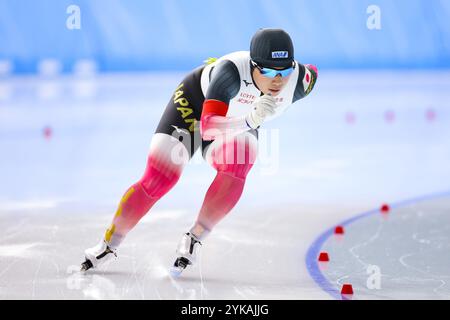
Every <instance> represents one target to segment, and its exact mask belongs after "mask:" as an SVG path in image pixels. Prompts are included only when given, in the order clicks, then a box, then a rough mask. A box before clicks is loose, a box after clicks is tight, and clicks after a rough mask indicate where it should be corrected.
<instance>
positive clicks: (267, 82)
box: [253, 68, 291, 96]
mask: <svg viewBox="0 0 450 320" xmlns="http://www.w3.org/2000/svg"><path fill="white" fill-rule="evenodd" d="M274 69H277V70H283V69H282V68H274ZM290 76H291V75H290V74H289V75H287V76H284V77H283V76H281V74H278V75H277V76H276V77H273V78H270V77H267V76H265V75H264V74H262V72H261V70H260V69H258V68H253V80H254V81H255V82H256V86H257V87H258V88H259V90H261V92H262V93H264V94H269V93H270V94H271V95H272V96H277V95H278V94H279V93H280V92H281V90H283V88H284V87H285V86H286V84H287V83H288V81H289V78H290Z"/></svg>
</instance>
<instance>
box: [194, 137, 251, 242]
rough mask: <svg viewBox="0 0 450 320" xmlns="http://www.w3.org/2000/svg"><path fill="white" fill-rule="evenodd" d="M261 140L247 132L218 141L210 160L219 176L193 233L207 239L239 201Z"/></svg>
mask: <svg viewBox="0 0 450 320" xmlns="http://www.w3.org/2000/svg"><path fill="white" fill-rule="evenodd" d="M257 144H258V141H257V138H256V137H255V136H254V135H252V134H250V133H248V132H246V133H243V134H240V135H237V136H234V137H229V138H227V139H225V140H224V141H219V140H216V141H214V142H213V143H212V144H211V145H210V147H209V149H208V150H207V155H206V160H207V161H208V163H210V164H211V165H212V166H213V167H214V168H215V169H216V170H217V174H216V177H215V179H214V181H213V182H212V184H211V186H210V187H209V189H208V191H207V193H206V196H205V199H204V201H203V205H202V208H201V209H200V213H199V215H198V217H197V220H196V222H195V223H194V225H193V227H192V228H191V230H190V232H191V233H192V234H194V235H195V236H196V237H197V238H198V239H199V240H203V239H204V238H205V237H206V236H207V235H208V233H209V232H210V231H211V230H212V229H213V228H214V226H215V225H216V224H217V223H219V221H220V220H222V219H223V218H224V217H225V216H226V215H227V214H228V213H229V212H230V211H231V210H232V209H233V207H234V206H235V205H236V203H237V202H238V201H239V199H240V197H241V194H242V191H243V190H244V185H245V180H246V177H247V174H248V172H249V171H250V169H251V168H252V166H253V164H254V162H255V160H256V155H257Z"/></svg>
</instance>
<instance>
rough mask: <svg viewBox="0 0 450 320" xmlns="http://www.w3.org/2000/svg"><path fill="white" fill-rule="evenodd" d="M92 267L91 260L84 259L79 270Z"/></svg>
mask: <svg viewBox="0 0 450 320" xmlns="http://www.w3.org/2000/svg"><path fill="white" fill-rule="evenodd" d="M92 267H93V265H92V262H91V261H89V260H86V261H85V262H83V263H82V264H81V269H80V271H81V272H85V271H88V270H89V269H91V268H92Z"/></svg>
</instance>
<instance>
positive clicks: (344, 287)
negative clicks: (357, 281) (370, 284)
mask: <svg viewBox="0 0 450 320" xmlns="http://www.w3.org/2000/svg"><path fill="white" fill-rule="evenodd" d="M341 294H353V287H352V285H351V284H349V283H345V284H344V285H342V289H341Z"/></svg>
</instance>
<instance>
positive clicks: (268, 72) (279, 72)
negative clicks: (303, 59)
mask: <svg viewBox="0 0 450 320" xmlns="http://www.w3.org/2000/svg"><path fill="white" fill-rule="evenodd" d="M293 70H294V68H289V69H283V70H277V69H270V68H261V69H260V71H261V74H262V75H264V76H265V77H268V78H275V77H276V76H277V75H281V76H282V77H287V76H288V75H290V74H291V73H292V71H293Z"/></svg>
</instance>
